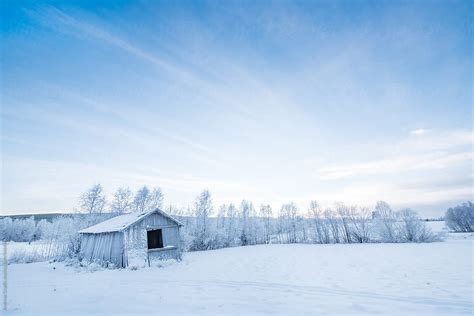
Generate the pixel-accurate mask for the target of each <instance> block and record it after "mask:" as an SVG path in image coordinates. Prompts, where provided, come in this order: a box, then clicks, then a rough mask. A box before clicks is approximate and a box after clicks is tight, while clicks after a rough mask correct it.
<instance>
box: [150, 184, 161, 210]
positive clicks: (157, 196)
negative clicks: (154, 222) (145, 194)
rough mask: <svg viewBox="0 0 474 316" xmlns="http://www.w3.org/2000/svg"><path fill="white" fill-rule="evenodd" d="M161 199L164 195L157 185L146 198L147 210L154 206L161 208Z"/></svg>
mask: <svg viewBox="0 0 474 316" xmlns="http://www.w3.org/2000/svg"><path fill="white" fill-rule="evenodd" d="M163 199H164V195H163V192H162V191H161V189H160V188H159V187H155V188H153V190H152V191H151V194H150V198H149V200H148V210H150V211H152V210H154V209H156V208H159V209H162V208H163Z"/></svg>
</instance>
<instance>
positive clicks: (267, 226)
mask: <svg viewBox="0 0 474 316" xmlns="http://www.w3.org/2000/svg"><path fill="white" fill-rule="evenodd" d="M259 215H260V218H261V219H262V222H263V243H265V244H268V243H270V236H271V234H272V230H271V228H272V225H271V218H272V216H273V212H272V207H271V206H270V205H263V204H262V205H261V206H260V214H259Z"/></svg>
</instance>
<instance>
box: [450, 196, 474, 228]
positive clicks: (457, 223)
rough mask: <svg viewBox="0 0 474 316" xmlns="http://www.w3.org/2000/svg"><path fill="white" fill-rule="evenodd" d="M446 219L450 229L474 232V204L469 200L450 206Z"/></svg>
mask: <svg viewBox="0 0 474 316" xmlns="http://www.w3.org/2000/svg"><path fill="white" fill-rule="evenodd" d="M445 221H446V225H447V226H448V227H449V229H451V230H453V231H455V232H474V204H472V202H470V201H468V202H466V203H463V204H461V205H458V206H455V207H453V208H449V209H448V210H447V211H446V215H445Z"/></svg>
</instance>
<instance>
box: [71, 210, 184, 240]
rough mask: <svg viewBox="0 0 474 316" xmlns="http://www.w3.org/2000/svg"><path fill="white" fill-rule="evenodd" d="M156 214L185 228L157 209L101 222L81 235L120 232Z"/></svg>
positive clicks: (81, 231) (83, 231) (82, 231)
mask: <svg viewBox="0 0 474 316" xmlns="http://www.w3.org/2000/svg"><path fill="white" fill-rule="evenodd" d="M154 213H158V214H160V215H162V216H164V217H166V218H168V219H169V220H171V221H173V222H175V223H176V224H177V225H178V226H183V224H182V223H181V222H179V221H178V220H176V219H174V218H173V217H171V216H170V215H168V214H166V213H165V212H163V211H162V210H160V209H158V208H157V209H155V210H153V211H149V212H135V213H129V214H124V215H119V216H115V217H112V218H111V219H108V220H106V221H103V222H100V223H99V224H96V225H94V226H91V227H88V228H85V229H83V230H80V231H79V233H81V234H100V233H112V232H120V231H123V230H125V229H127V228H128V227H130V226H131V225H133V224H135V223H136V222H138V221H140V220H142V219H144V218H145V217H147V216H150V215H151V214H154Z"/></svg>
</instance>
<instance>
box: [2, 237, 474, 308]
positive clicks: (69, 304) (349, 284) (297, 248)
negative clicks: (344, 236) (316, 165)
mask: <svg viewBox="0 0 474 316" xmlns="http://www.w3.org/2000/svg"><path fill="white" fill-rule="evenodd" d="M449 235H450V236H449V237H448V239H447V241H446V242H437V243H427V244H350V245H349V244H341V245H308V244H291V245H259V246H251V247H236V248H227V249H221V250H214V251H203V252H194V253H187V254H185V255H184V260H183V261H182V262H166V263H163V264H162V267H161V268H160V267H156V266H155V267H150V268H143V269H138V270H136V271H134V270H132V269H122V270H107V269H101V268H99V267H96V266H89V267H87V268H84V267H78V266H66V265H65V264H64V263H46V262H42V263H32V264H14V265H10V266H9V267H8V268H9V284H10V286H9V298H8V301H9V306H10V308H11V309H12V311H11V312H9V313H8V314H12V315H17V314H18V315H20V314H35V315H38V314H43V315H51V314H65V313H68V314H71V313H73V314H74V313H76V314H90V313H93V314H114V313H118V314H143V313H153V314H156V313H158V312H159V313H160V314H161V315H166V314H176V313H178V314H201V315H215V314H235V315H246V314H286V315H295V314H310V315H317V314H371V313H378V314H393V315H402V314H403V315H410V314H412V315H453V314H465V315H472V312H473V290H472V284H473V275H472V241H473V237H474V236H473V235H472V234H463V235H460V234H449ZM451 236H452V238H451ZM92 271H93V272H92Z"/></svg>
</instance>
